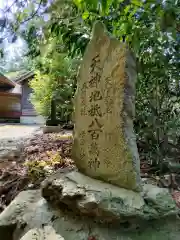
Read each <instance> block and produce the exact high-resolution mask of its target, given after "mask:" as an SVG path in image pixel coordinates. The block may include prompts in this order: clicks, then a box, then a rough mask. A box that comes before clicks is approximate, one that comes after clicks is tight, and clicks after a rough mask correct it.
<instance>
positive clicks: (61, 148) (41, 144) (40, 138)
mask: <svg viewBox="0 0 180 240" xmlns="http://www.w3.org/2000/svg"><path fill="white" fill-rule="evenodd" d="M26 133H27V132H26ZM19 136H20V134H19ZM21 136H22V135H21ZM25 136H26V138H24V139H23V138H18V141H21V144H22V142H23V144H24V148H22V152H21V154H20V156H19V157H18V158H12V159H11V158H9V159H8V160H7V159H4V160H1V161H0V211H2V210H3V209H4V208H5V207H6V206H7V205H8V204H9V203H10V202H11V201H12V200H13V199H14V197H15V196H16V195H17V194H18V193H19V192H20V191H22V190H26V189H32V188H38V187H39V186H40V183H41V181H43V180H44V178H45V177H46V176H48V175H49V174H52V173H53V172H54V171H56V170H57V169H59V168H65V167H67V166H72V167H73V162H72V160H71V146H72V134H69V133H64V132H62V133H61V134H40V133H38V134H35V135H33V136H31V137H28V138H27V135H25ZM28 136H29V135H28ZM7 143H8V142H7ZM16 143H17V139H16V140H12V143H11V144H16Z"/></svg>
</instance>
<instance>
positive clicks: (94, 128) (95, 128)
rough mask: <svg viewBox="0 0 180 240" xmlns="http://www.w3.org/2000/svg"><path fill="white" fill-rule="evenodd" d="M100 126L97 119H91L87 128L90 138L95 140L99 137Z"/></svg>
mask: <svg viewBox="0 0 180 240" xmlns="http://www.w3.org/2000/svg"><path fill="white" fill-rule="evenodd" d="M102 126H103V125H101V124H100V123H99V121H98V119H97V118H95V120H93V121H92V123H91V124H90V125H89V128H91V129H89V130H88V132H89V133H90V134H91V137H92V139H94V140H96V139H98V138H99V133H100V132H102V129H101V128H102Z"/></svg>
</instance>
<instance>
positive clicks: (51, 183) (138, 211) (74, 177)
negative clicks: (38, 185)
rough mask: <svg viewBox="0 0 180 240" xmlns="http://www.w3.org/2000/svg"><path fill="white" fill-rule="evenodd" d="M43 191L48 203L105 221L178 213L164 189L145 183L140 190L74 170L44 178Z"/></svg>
mask: <svg viewBox="0 0 180 240" xmlns="http://www.w3.org/2000/svg"><path fill="white" fill-rule="evenodd" d="M42 193H43V196H44V198H46V199H47V201H50V202H51V203H54V204H56V205H58V204H60V203H64V204H66V205H67V206H68V207H69V208H70V209H72V210H73V211H75V212H79V213H80V214H83V215H88V216H94V217H96V220H103V221H104V222H106V221H107V222H113V221H119V222H124V221H129V222H131V221H134V219H136V220H150V219H158V218H162V217H164V216H172V215H176V214H177V207H176V205H175V202H174V201H173V199H172V197H171V195H170V194H169V193H168V192H167V190H166V189H160V188H158V187H155V186H152V185H148V186H145V187H144V191H143V194H140V193H138V192H134V191H132V190H127V189H124V188H119V187H117V186H114V185H111V184H108V183H104V182H102V181H99V180H95V179H92V178H90V177H88V176H85V175H83V174H81V173H79V172H75V171H74V172H71V173H68V174H64V176H62V175H61V177H59V178H58V177H57V175H56V177H55V178H54V179H53V177H51V178H50V179H49V180H46V181H45V182H44V184H43V190H42ZM144 199H145V200H144ZM162 199H163V201H162Z"/></svg>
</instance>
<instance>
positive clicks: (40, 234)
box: [21, 226, 64, 240]
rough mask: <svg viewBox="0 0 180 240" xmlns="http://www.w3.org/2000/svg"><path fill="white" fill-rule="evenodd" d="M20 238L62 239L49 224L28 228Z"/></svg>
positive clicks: (31, 239)
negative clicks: (42, 226)
mask: <svg viewBox="0 0 180 240" xmlns="http://www.w3.org/2000/svg"><path fill="white" fill-rule="evenodd" d="M21 240H64V238H63V237H61V236H60V235H58V234H56V232H55V230H54V229H53V228H52V227H51V226H45V227H44V228H39V229H38V228H34V229H31V230H29V231H28V232H27V233H26V234H25V235H24V236H23V237H22V238H21Z"/></svg>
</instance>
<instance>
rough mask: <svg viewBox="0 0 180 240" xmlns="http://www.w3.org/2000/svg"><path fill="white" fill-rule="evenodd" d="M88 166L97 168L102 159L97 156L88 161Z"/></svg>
mask: <svg viewBox="0 0 180 240" xmlns="http://www.w3.org/2000/svg"><path fill="white" fill-rule="evenodd" d="M88 166H89V168H94V170H96V169H97V168H99V166H100V161H99V160H98V158H97V157H96V158H95V159H94V160H93V159H91V160H89V161H88Z"/></svg>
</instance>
